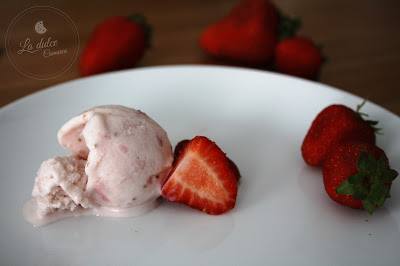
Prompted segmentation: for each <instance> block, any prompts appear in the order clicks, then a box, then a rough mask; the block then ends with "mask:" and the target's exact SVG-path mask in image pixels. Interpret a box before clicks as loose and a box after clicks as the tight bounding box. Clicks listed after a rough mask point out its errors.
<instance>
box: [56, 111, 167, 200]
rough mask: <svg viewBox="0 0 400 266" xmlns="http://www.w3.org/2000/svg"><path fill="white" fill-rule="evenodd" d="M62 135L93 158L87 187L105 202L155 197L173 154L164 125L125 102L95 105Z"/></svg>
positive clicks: (61, 139)
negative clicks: (115, 104) (127, 105)
mask: <svg viewBox="0 0 400 266" xmlns="http://www.w3.org/2000/svg"><path fill="white" fill-rule="evenodd" d="M58 139H59V142H60V144H61V145H62V146H64V147H65V148H67V149H69V150H70V151H71V152H72V153H75V154H78V155H79V156H81V157H83V158H84V159H86V158H87V163H86V169H85V171H86V173H87V175H88V183H87V187H86V193H87V194H88V196H89V197H90V198H91V200H92V201H93V202H94V203H95V204H98V205H100V206H106V207H112V208H129V207H132V206H136V205H140V204H144V203H147V202H149V201H152V200H155V199H156V198H157V197H159V196H160V194H161V193H160V191H161V185H162V184H163V182H164V181H165V178H166V175H167V174H168V172H169V170H170V167H171V164H172V160H173V156H172V148H171V144H170V142H169V139H168V137H167V134H166V132H165V131H164V130H163V129H162V128H161V126H159V125H158V124H157V123H156V122H155V121H154V120H152V119H151V118H150V117H148V116H147V115H146V114H145V113H143V112H141V111H137V110H134V109H130V108H127V107H123V106H111V105H110V106H100V107H95V108H93V109H90V110H88V111H86V112H84V113H83V114H81V115H79V116H77V117H74V118H72V119H71V120H70V121H68V122H67V123H66V124H65V125H64V126H63V127H61V129H60V131H59V132H58Z"/></svg>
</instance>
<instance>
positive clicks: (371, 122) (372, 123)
mask: <svg viewBox="0 0 400 266" xmlns="http://www.w3.org/2000/svg"><path fill="white" fill-rule="evenodd" d="M366 102H367V100H365V99H364V101H363V102H362V103H361V104H359V105H357V109H356V111H355V112H354V115H355V116H356V117H358V118H360V119H362V120H364V121H365V122H367V124H368V125H369V126H370V127H371V128H372V129H373V130H374V131H375V133H376V134H378V135H382V134H383V133H382V132H381V130H382V128H379V127H376V125H377V124H378V123H379V121H376V120H365V119H364V118H363V116H364V117H368V114H366V113H362V112H360V110H361V108H362V107H363V106H364V105H365V103H366Z"/></svg>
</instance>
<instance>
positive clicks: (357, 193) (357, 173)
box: [322, 141, 397, 214]
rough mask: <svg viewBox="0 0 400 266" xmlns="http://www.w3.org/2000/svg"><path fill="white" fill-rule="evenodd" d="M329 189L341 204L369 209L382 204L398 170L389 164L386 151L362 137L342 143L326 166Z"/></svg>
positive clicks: (325, 183) (332, 196)
mask: <svg viewBox="0 0 400 266" xmlns="http://www.w3.org/2000/svg"><path fill="white" fill-rule="evenodd" d="M322 173H323V176H324V185H325V190H326V192H327V193H328V195H329V197H330V198H331V199H332V200H334V201H336V202H337V203H339V204H342V205H345V206H349V207H352V208H357V209H366V210H367V211H368V212H369V213H370V214H372V212H373V210H374V208H375V206H377V205H378V206H380V207H382V206H383V204H384V202H385V200H386V198H389V197H390V194H389V191H390V187H391V183H392V181H393V180H394V179H395V178H396V177H397V172H396V171H395V170H393V169H390V167H389V161H388V158H387V157H386V154H385V152H384V151H383V150H382V149H380V148H378V147H376V146H375V145H372V144H368V143H363V142H360V141H348V142H344V143H342V144H340V145H339V146H337V148H336V149H335V150H334V151H333V152H332V153H331V154H330V155H329V156H328V158H327V160H326V163H325V164H324V167H323V169H322Z"/></svg>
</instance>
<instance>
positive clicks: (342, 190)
mask: <svg viewBox="0 0 400 266" xmlns="http://www.w3.org/2000/svg"><path fill="white" fill-rule="evenodd" d="M335 192H336V193H337V194H342V195H351V194H353V193H354V192H355V190H354V186H353V185H352V184H350V183H349V181H348V180H346V181H344V182H343V183H341V184H340V185H339V186H338V187H337V188H336V191H335Z"/></svg>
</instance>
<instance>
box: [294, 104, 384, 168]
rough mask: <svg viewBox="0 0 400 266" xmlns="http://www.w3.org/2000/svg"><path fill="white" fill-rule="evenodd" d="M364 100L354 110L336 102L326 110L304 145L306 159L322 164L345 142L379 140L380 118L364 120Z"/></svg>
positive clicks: (312, 125)
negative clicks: (376, 137)
mask: <svg viewBox="0 0 400 266" xmlns="http://www.w3.org/2000/svg"><path fill="white" fill-rule="evenodd" d="M364 103H365V102H363V103H362V104H361V105H359V106H358V107H357V110H356V111H354V110H352V109H350V108H348V107H347V106H344V105H340V104H335V105H330V106H328V107H326V108H325V109H324V110H322V111H321V112H320V113H319V114H318V115H317V117H316V118H315V119H314V121H313V122H312V124H311V127H310V129H309V130H308V132H307V135H306V136H305V138H304V140H303V144H302V146H301V152H302V156H303V159H304V161H305V162H306V163H307V164H309V165H313V166H321V165H322V164H323V163H324V161H325V159H326V157H327V156H328V154H329V153H330V152H331V151H332V150H333V149H334V148H335V147H336V146H337V145H338V144H339V143H340V142H341V141H346V140H359V141H363V142H367V143H371V144H375V131H378V130H379V129H376V128H375V127H374V126H375V125H376V124H377V123H378V122H377V121H371V120H364V119H363V118H362V116H363V115H366V114H363V113H360V112H359V111H360V109H361V107H362V106H363V105H364Z"/></svg>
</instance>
